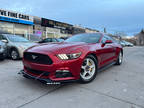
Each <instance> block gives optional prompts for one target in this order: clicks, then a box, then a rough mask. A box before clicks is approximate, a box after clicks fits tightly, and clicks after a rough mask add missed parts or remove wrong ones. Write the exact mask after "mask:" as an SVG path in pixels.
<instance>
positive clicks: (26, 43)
mask: <svg viewBox="0 0 144 108" xmlns="http://www.w3.org/2000/svg"><path fill="white" fill-rule="evenodd" d="M13 44H14V45H15V46H18V47H19V46H22V47H24V48H25V49H27V48H29V47H31V46H34V45H36V43H33V42H15V43H13Z"/></svg>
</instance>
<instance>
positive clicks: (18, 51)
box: [0, 34, 36, 60]
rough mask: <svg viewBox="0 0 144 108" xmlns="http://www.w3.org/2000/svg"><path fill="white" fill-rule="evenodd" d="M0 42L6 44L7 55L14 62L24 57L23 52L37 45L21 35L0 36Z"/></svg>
mask: <svg viewBox="0 0 144 108" xmlns="http://www.w3.org/2000/svg"><path fill="white" fill-rule="evenodd" d="M0 40H1V41H3V42H5V43H6V46H7V55H8V57H11V58H12V59H13V60H16V59H19V58H22V57H23V52H24V51H25V50H26V49H27V48H29V47H31V46H34V45H35V44H36V43H33V42H30V41H29V40H27V39H26V38H24V37H22V36H19V35H11V34H0Z"/></svg>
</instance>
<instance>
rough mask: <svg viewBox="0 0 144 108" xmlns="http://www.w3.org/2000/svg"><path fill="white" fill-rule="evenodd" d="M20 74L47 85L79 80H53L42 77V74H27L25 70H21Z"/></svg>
mask: <svg viewBox="0 0 144 108" xmlns="http://www.w3.org/2000/svg"><path fill="white" fill-rule="evenodd" d="M18 74H20V75H22V76H23V77H25V78H28V79H34V80H38V81H40V82H42V83H44V84H47V85H50V84H56V85H58V84H64V83H72V82H77V81H78V80H63V81H52V80H50V79H48V78H40V76H37V77H35V76H32V75H30V74H27V73H26V72H25V71H24V70H21V71H20V72H19V73H18Z"/></svg>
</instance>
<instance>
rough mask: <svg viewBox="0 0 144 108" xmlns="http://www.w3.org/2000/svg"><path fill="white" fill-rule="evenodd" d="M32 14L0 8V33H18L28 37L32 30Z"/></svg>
mask: <svg viewBox="0 0 144 108" xmlns="http://www.w3.org/2000/svg"><path fill="white" fill-rule="evenodd" d="M33 24H34V23H33V16H30V15H25V14H22V13H17V12H13V11H8V10H2V9H0V33H11V34H19V35H23V36H25V37H27V38H28V35H29V34H31V33H32V32H33Z"/></svg>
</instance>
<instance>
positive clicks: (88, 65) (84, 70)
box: [21, 33, 123, 84]
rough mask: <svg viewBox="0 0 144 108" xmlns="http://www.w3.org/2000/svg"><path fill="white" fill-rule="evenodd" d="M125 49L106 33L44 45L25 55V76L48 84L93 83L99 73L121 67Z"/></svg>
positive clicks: (31, 49) (79, 36) (75, 37)
mask: <svg viewBox="0 0 144 108" xmlns="http://www.w3.org/2000/svg"><path fill="white" fill-rule="evenodd" d="M122 58H123V49H122V46H121V45H120V44H118V43H115V42H114V41H113V39H112V38H111V37H109V36H107V35H104V34H102V33H90V34H78V35H75V36H72V37H70V38H69V39H67V40H65V41H64V42H61V43H49V44H42V45H39V46H35V47H32V48H29V49H27V50H26V51H25V52H24V58H23V65H24V70H23V71H21V73H22V74H23V76H24V77H26V78H31V79H37V80H39V81H42V82H44V83H46V84H49V83H63V82H71V81H81V82H82V83H89V82H91V81H92V80H94V79H95V78H96V75H97V72H98V71H100V70H101V69H102V68H104V67H106V66H108V65H109V66H110V65H112V64H117V65H120V64H121V63H122Z"/></svg>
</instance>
